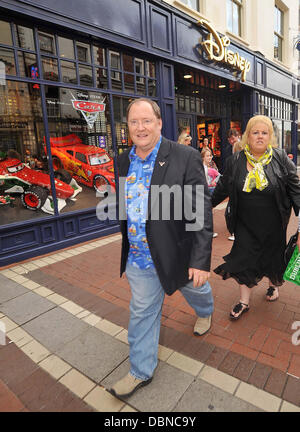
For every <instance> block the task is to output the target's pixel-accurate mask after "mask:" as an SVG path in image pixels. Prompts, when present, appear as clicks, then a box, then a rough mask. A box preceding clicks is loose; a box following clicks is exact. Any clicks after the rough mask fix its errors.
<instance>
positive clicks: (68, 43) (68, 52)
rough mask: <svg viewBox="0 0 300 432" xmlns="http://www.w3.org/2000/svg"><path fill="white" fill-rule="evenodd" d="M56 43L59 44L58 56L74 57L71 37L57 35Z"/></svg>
mask: <svg viewBox="0 0 300 432" xmlns="http://www.w3.org/2000/svg"><path fill="white" fill-rule="evenodd" d="M58 45H59V55H60V57H65V58H69V59H75V55H74V46H73V41H72V40H71V39H67V38H64V37H61V36H59V37H58Z"/></svg>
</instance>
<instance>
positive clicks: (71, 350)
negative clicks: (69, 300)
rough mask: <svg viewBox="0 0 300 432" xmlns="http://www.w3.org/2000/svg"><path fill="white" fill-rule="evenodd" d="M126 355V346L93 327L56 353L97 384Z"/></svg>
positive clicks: (127, 352)
mask: <svg viewBox="0 0 300 432" xmlns="http://www.w3.org/2000/svg"><path fill="white" fill-rule="evenodd" d="M128 354H129V348H128V346H127V345H126V344H124V343H122V342H120V341H118V340H116V339H115V338H113V337H112V336H109V335H107V334H105V333H103V332H101V330H98V329H96V328H95V327H92V328H89V330H87V331H85V332H83V333H81V334H80V335H79V336H78V337H76V338H75V339H73V340H72V342H69V343H67V344H65V345H64V347H63V348H61V349H59V350H58V351H57V355H58V356H59V357H61V358H62V359H63V360H65V361H66V362H67V363H69V364H71V365H72V366H73V367H74V368H76V369H78V370H79V371H80V372H81V373H83V374H85V375H86V376H87V377H89V378H91V379H92V380H93V381H96V382H97V383H99V382H100V381H101V380H102V379H103V378H104V377H105V376H106V375H108V374H109V373H111V371H112V370H114V369H115V368H116V367H118V366H119V364H120V363H122V362H123V361H124V360H125V359H126V358H127V357H128Z"/></svg>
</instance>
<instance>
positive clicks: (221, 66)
mask: <svg viewBox="0 0 300 432" xmlns="http://www.w3.org/2000/svg"><path fill="white" fill-rule="evenodd" d="M0 20H3V21H2V28H3V29H6V28H7V29H10V30H9V31H11V37H9V38H8V39H5V37H4V38H3V39H2V43H1V41H0V54H1V55H2V59H4V60H3V62H4V63H5V64H6V66H7V65H8V64H9V67H8V66H7V69H6V73H5V78H4V79H2V81H3V82H4V84H3V82H2V83H1V74H0V89H1V85H2V86H4V88H5V90H3V91H4V95H5V97H7V98H8V100H9V102H8V105H7V108H5V110H6V111H5V110H4V111H3V116H2V118H1V110H0V151H1V149H2V150H4V151H5V152H6V151H7V149H12V150H16V151H18V153H19V154H20V155H21V156H22V158H20V159H21V161H22V162H25V159H26V155H27V156H28V157H29V156H30V152H31V153H32V154H33V153H42V152H44V153H45V154H46V155H47V156H48V159H47V161H48V167H47V170H48V171H47V172H48V174H49V178H50V181H51V185H52V186H53V187H52V191H53V205H52V207H53V212H52V214H47V215H45V214H40V213H37V212H32V211H31V210H26V211H25V210H24V209H23V208H20V209H18V208H17V209H16V208H15V209H14V211H13V212H12V216H10V215H9V211H10V210H9V209H8V207H6V206H2V207H0V218H2V221H1V220H0V266H4V265H7V264H10V263H12V262H17V261H20V260H23V259H26V258H28V257H32V256H37V255H41V254H44V253H48V252H50V251H53V250H56V249H60V248H63V247H68V246H71V245H74V244H76V243H79V242H83V241H87V240H90V239H93V238H97V237H100V236H102V235H107V234H110V233H113V232H116V231H118V224H117V223H116V222H113V221H110V222H103V221H102V222H101V221H99V219H98V218H97V217H96V211H95V207H96V201H95V199H94V198H93V197H92V196H91V191H92V189H91V187H89V186H88V185H87V184H85V183H83V188H84V190H83V191H82V192H81V193H80V194H79V195H78V196H77V197H76V198H77V202H76V203H75V201H74V202H73V203H71V204H70V205H69V207H68V206H67V207H65V210H64V211H63V212H62V211H60V209H59V201H57V200H56V198H57V197H56V193H55V178H54V173H55V169H56V164H57V161H58V158H57V156H56V155H55V153H54V146H53V141H51V139H53V138H56V139H63V137H66V136H67V137H72V139H74V136H76V137H77V138H80V140H81V141H84V142H85V143H86V144H88V143H89V144H91V145H93V146H99V147H101V146H102V147H103V148H104V149H105V150H107V153H108V154H109V155H110V157H111V159H112V161H113V163H114V164H115V159H116V158H115V157H114V156H116V155H117V154H118V153H120V152H121V151H123V150H124V149H125V148H127V147H128V145H130V138H129V137H128V133H127V130H126V124H125V120H124V112H125V110H126V106H127V104H128V102H129V101H130V100H131V99H132V98H133V97H140V96H146V97H151V98H152V99H154V100H156V101H157V102H158V103H159V105H160V107H161V110H162V117H163V134H164V135H165V136H166V137H168V138H171V139H174V140H176V139H177V136H178V127H179V126H188V128H189V130H190V132H191V134H192V135H193V138H194V139H193V145H194V146H196V145H197V139H198V140H200V138H201V136H202V137H203V136H204V135H208V136H210V137H211V139H212V140H215V142H216V146H217V145H218V152H219V153H218V157H219V164H220V169H222V167H223V165H224V160H225V158H226V157H227V156H228V144H227V140H226V132H227V130H228V128H229V127H230V126H235V125H239V127H240V129H241V131H243V130H244V127H245V125H246V123H247V121H248V119H249V118H250V117H251V116H252V115H254V114H258V113H262V114H266V115H269V116H270V117H271V118H272V119H274V123H275V125H277V127H278V131H279V134H278V137H279V141H280V145H281V146H283V147H285V148H286V149H287V151H288V152H289V153H292V154H293V157H294V161H296V160H297V112H298V108H297V103H298V96H299V82H298V80H297V78H296V77H294V76H292V75H291V74H289V73H287V72H286V71H284V70H283V69H281V68H280V67H278V66H276V65H275V64H273V63H271V62H269V61H267V60H266V59H265V58H264V57H263V56H262V55H261V54H260V53H254V52H252V51H251V50H248V49H245V48H242V47H241V46H239V45H237V44H234V43H233V42H231V44H230V48H231V50H232V51H233V52H234V53H236V55H238V56H239V58H242V59H244V60H245V61H247V62H248V64H249V65H250V69H249V71H248V72H247V73H246V76H245V80H244V81H242V71H241V70H240V71H238V70H237V68H236V67H232V66H231V65H230V64H226V63H224V62H216V61H214V60H209V59H208V56H207V53H205V52H204V50H203V49H202V45H201V43H200V42H201V41H205V40H206V38H207V35H208V30H207V28H205V26H203V25H200V26H199V25H197V22H196V20H193V19H192V18H189V17H187V16H186V15H184V14H182V13H181V12H179V11H177V10H176V9H174V8H172V7H170V6H168V5H167V4H166V3H164V2H161V1H159V0H87V1H85V2H82V1H79V0H69V1H67V2H62V1H59V0H52V1H51V2H50V1H49V0H39V1H37V0H36V1H34V0H32V1H23V0H19V1H17V0H0ZM0 33H1V31H0ZM31 40H32V42H30V41H31ZM71 46H72V48H71V49H70V50H69V51H68V49H69V48H68V47H71ZM73 50H74V51H73ZM8 58H10V60H9V61H8V60H7V59H8ZM244 60H243V61H244ZM0 61H1V59H0ZM23 69H24V70H23ZM33 71H36V73H34V72H33ZM186 74H190V75H191V78H189V81H186V79H185V78H184V75H186ZM2 78H3V77H2ZM22 98H23V99H22ZM68 98H69V99H68ZM71 99H72V100H73V106H72V105H71V102H70V100H71ZM75 99H77V102H78V100H79V99H80V102H82V101H83V100H84V102H87V101H88V102H89V103H92V102H93V103H94V104H97V103H99V102H101V103H102V102H103V101H104V102H105V106H106V108H105V112H102V113H101V114H99V117H98V118H97V120H95V118H96V113H95V116H94V120H91V118H92V117H93V116H92V115H91V113H88V111H80V112H79V111H78V110H77V111H76V113H75V111H74V106H75V105H74V100H75ZM22 100H23V102H24V103H23V102H22ZM20 101H21V102H20ZM14 104H19V105H15V107H17V108H14ZM26 104H30V106H31V107H34V109H32V113H33V114H31V117H30V118H26V108H24V106H25V105H26ZM22 107H23V108H22ZM37 107H38V108H37ZM22 109H23V111H22ZM9 110H12V111H9ZM72 110H73V111H72ZM20 112H21V114H20ZM27 114H28V112H27ZM13 116H14V119H13ZM18 116H19V117H18ZM101 116H102V117H101ZM18 119H19V120H18ZM93 121H95V123H93ZM97 122H98V123H97ZM232 122H233V123H232ZM216 134H217V135H216ZM7 136H9V137H10V138H9V140H7ZM216 137H217V138H216ZM70 139H71V138H70ZM8 141H9V142H8ZM12 142H13V143H14V144H12ZM33 142H34V145H33ZM16 143H17V144H16ZM1 145H2V148H1ZM69 153H70V150H69ZM216 154H217V153H216ZM81 157H83V158H84V156H81ZM77 165H78V163H77ZM33 166H34V165H33ZM34 167H35V168H36V166H34ZM115 167H116V166H115ZM17 199H18V198H16V200H17ZM80 202H82V204H80ZM7 209H8V210H7ZM1 212H2V213H1ZM28 212H29V213H28ZM33 214H34V217H32V216H31V215H33ZM28 215H29V216H28Z"/></svg>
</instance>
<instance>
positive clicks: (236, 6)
mask: <svg viewBox="0 0 300 432" xmlns="http://www.w3.org/2000/svg"><path fill="white" fill-rule="evenodd" d="M242 7H243V4H242V0H227V29H228V30H229V31H230V32H231V33H233V34H236V35H237V36H241V35H242V23H241V20H242Z"/></svg>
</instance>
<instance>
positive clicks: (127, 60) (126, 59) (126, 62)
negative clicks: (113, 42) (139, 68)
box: [116, 54, 134, 73]
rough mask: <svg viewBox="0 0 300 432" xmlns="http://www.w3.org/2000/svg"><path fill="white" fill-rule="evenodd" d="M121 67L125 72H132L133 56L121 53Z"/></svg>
mask: <svg viewBox="0 0 300 432" xmlns="http://www.w3.org/2000/svg"><path fill="white" fill-rule="evenodd" d="M116 68H117V69H118V67H116ZM123 68H124V70H125V71H126V72H132V73H133V72H134V58H133V57H132V56H131V55H128V54H123Z"/></svg>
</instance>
